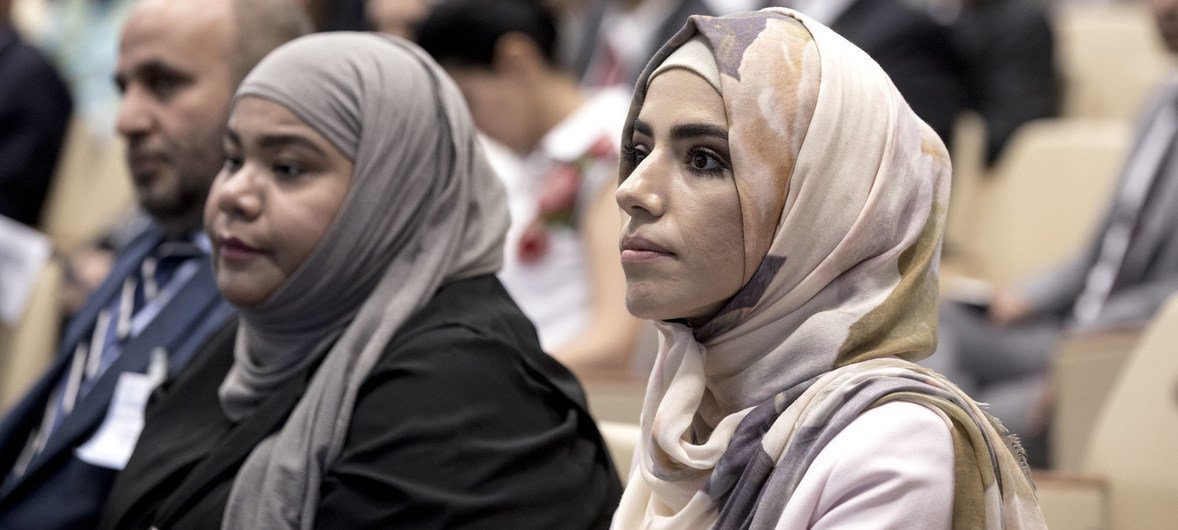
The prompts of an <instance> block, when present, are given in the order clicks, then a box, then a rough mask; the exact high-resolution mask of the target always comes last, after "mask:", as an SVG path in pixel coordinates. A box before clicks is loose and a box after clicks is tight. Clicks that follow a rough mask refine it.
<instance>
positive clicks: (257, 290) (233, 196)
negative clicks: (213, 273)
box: [205, 97, 352, 307]
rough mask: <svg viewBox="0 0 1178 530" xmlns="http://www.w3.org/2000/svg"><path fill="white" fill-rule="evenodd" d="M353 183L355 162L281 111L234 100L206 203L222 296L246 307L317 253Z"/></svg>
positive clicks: (262, 101)
mask: <svg viewBox="0 0 1178 530" xmlns="http://www.w3.org/2000/svg"><path fill="white" fill-rule="evenodd" d="M351 180H352V161H351V160H348V158H347V157H346V156H344V154H343V153H341V152H340V151H339V149H337V148H336V147H335V146H334V145H332V143H331V142H329V141H328V140H327V139H326V138H324V137H323V136H322V135H320V134H319V133H317V132H315V130H313V129H311V127H309V126H308V125H307V124H305V123H303V121H302V120H300V119H299V118H298V117H297V116H295V115H294V113H292V112H291V111H290V110H288V109H287V108H286V107H283V106H282V105H279V104H277V103H274V102H272V101H269V100H266V99H262V98H257V97H245V98H242V99H241V100H240V101H238V103H237V105H236V106H235V107H234V109H233V113H232V114H231V115H230V117H229V127H228V130H227V132H226V134H225V165H224V167H223V168H222V169H221V172H220V173H219V174H218V175H217V178H216V180H214V181H213V187H212V190H211V191H210V192H209V200H208V203H207V204H206V205H205V229H206V230H208V232H209V237H210V238H211V239H212V242H213V256H214V263H215V264H216V270H217V286H218V287H219V288H220V289H221V293H222V294H224V295H225V299H227V300H229V301H230V302H231V303H233V304H234V305H237V306H241V307H250V306H256V305H258V304H260V303H262V302H263V301H265V300H266V299H267V298H268V297H269V296H270V295H271V294H273V293H274V291H276V290H277V289H278V287H279V286H281V285H282V284H283V282H285V281H286V279H287V278H288V277H290V275H291V274H293V273H294V272H295V270H297V269H298V268H299V265H302V263H303V261H304V260H306V259H307V256H309V255H310V254H311V252H312V251H313V250H315V247H316V245H318V243H319V239H320V238H321V237H322V236H323V233H324V232H326V231H327V227H328V226H330V225H331V221H332V219H333V218H335V214H336V211H338V210H339V208H340V204H341V203H343V200H344V196H345V195H347V192H348V185H349V184H350V183H351Z"/></svg>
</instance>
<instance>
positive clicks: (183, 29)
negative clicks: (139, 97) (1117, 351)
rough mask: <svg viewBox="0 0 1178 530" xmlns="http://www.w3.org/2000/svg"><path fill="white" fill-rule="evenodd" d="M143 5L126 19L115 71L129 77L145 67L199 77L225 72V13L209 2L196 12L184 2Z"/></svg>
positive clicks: (227, 19)
mask: <svg viewBox="0 0 1178 530" xmlns="http://www.w3.org/2000/svg"><path fill="white" fill-rule="evenodd" d="M155 4H158V2H156V3H152V4H150V5H149V4H144V5H143V6H140V7H141V8H140V9H138V10H136V11H134V12H133V13H132V15H131V16H130V17H129V18H128V19H127V23H126V24H125V25H124V27H123V32H122V35H121V37H120V39H119V58H118V67H117V68H118V71H119V73H121V74H124V75H130V74H131V73H132V72H133V71H134V70H135V69H136V68H138V67H139V66H141V65H144V64H147V63H162V64H165V65H168V66H170V67H172V68H176V69H179V70H185V71H189V72H191V73H193V74H199V73H201V72H203V71H209V70H216V69H219V68H225V69H227V68H228V66H229V64H228V63H229V60H228V59H229V54H228V49H229V46H230V44H231V43H230V39H231V38H232V35H231V31H230V27H231V22H232V21H231V18H230V17H229V16H228V11H227V10H226V9H218V7H216V4H217V2H212V3H210V5H209V9H208V10H206V11H204V12H197V11H194V10H192V9H189V8H188V6H186V5H185V4H187V2H176V3H175V4H171V5H155Z"/></svg>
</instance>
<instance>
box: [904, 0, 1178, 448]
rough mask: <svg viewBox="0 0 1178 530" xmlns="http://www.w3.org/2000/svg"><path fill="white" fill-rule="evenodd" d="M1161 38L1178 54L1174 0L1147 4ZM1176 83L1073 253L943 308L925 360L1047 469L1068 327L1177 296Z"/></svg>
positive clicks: (1090, 325) (1109, 322)
mask: <svg viewBox="0 0 1178 530" xmlns="http://www.w3.org/2000/svg"><path fill="white" fill-rule="evenodd" d="M1149 4H1150V7H1151V9H1152V11H1153V14H1154V17H1155V19H1156V21H1157V25H1158V29H1159V30H1160V32H1161V34H1162V37H1163V40H1164V41H1165V43H1166V45H1167V47H1169V48H1170V50H1171V51H1175V52H1178V0H1150V2H1149ZM1176 109H1178V80H1175V79H1174V78H1171V79H1168V80H1167V81H1165V82H1164V83H1163V84H1162V85H1161V86H1160V87H1159V88H1158V90H1157V91H1156V92H1155V93H1154V94H1153V96H1152V97H1151V99H1150V100H1149V102H1148V103H1147V104H1146V106H1145V107H1144V109H1143V110H1142V113H1141V118H1140V119H1139V120H1138V124H1137V132H1136V135H1135V139H1134V141H1133V144H1132V149H1131V150H1130V153H1129V156H1128V158H1127V159H1126V161H1125V164H1124V168H1123V169H1122V172H1121V176H1120V179H1119V181H1118V184H1117V186H1116V188H1115V190H1114V193H1113V195H1112V197H1110V204H1109V206H1108V209H1107V213H1106V214H1105V217H1104V219H1103V221H1102V222H1101V224H1100V225H1099V226H1098V229H1097V231H1096V233H1095V234H1094V237H1093V238H1092V240H1091V241H1090V242H1089V243H1088V244H1087V245H1085V246H1084V248H1082V249H1081V250H1080V251H1079V252H1078V253H1077V254H1076V256H1075V257H1073V258H1072V259H1070V260H1068V261H1065V262H1063V263H1060V264H1058V265H1057V266H1055V267H1052V268H1049V269H1047V270H1045V271H1043V272H1042V273H1040V274H1038V275H1035V276H1033V277H1031V278H1028V279H1026V280H1025V281H1023V282H1021V283H1019V284H1018V285H1016V286H1014V287H1010V288H1005V289H999V290H998V291H996V292H995V293H994V295H993V296H992V298H991V299H990V300H989V302H988V304H985V305H982V306H977V305H972V304H971V305H967V304H961V303H953V302H949V303H946V304H944V305H943V306H942V309H941V322H942V330H943V333H942V334H941V340H940V344H939V345H938V350H937V354H936V355H934V356H933V357H932V358H931V359H929V360H928V361H927V364H928V365H929V366H932V367H935V368H937V369H939V370H941V371H943V372H944V373H946V374H947V375H949V376H950V377H951V378H952V379H953V380H954V382H956V383H957V384H958V385H960V386H962V387H963V388H965V389H966V390H969V391H971V392H973V393H975V395H977V396H978V397H979V398H980V399H982V400H983V401H986V402H988V403H990V404H991V411H992V412H993V413H994V414H995V415H996V416H998V417H999V418H1000V419H1002V421H1003V422H1004V423H1005V424H1006V425H1007V426H1008V427H1009V428H1010V429H1011V430H1012V431H1013V432H1016V433H1019V434H1021V435H1022V436H1023V437H1024V439H1025V440H1026V441H1027V446H1028V454H1029V456H1030V457H1031V459H1032V463H1033V464H1036V465H1046V464H1047V463H1048V462H1049V461H1050V458H1049V456H1050V455H1048V454H1047V436H1048V435H1049V433H1048V432H1047V429H1048V423H1047V421H1046V419H1047V418H1046V417H1045V416H1044V415H1043V414H1041V411H1040V410H1039V409H1037V408H1036V407H1034V406H1032V405H1033V404H1034V403H1036V402H1038V401H1040V400H1041V399H1043V398H1042V397H1041V396H1042V395H1043V394H1044V392H1046V383H1047V375H1048V370H1049V368H1050V365H1051V356H1052V352H1053V351H1054V350H1055V348H1056V346H1057V345H1058V343H1059V339H1060V337H1061V335H1062V334H1063V333H1065V332H1076V331H1095V330H1100V329H1105V328H1109V327H1115V326H1118V325H1125V324H1139V323H1142V322H1145V321H1148V320H1149V319H1150V318H1152V317H1153V316H1154V314H1155V313H1156V312H1157V311H1158V309H1159V308H1160V307H1161V305H1162V303H1163V302H1164V301H1165V300H1166V299H1167V298H1168V297H1169V296H1170V295H1172V294H1173V293H1175V292H1178V230H1175V227H1176V226H1178V156H1176V153H1175V152H1174V151H1175V149H1174V144H1175V142H1176V141H1178V134H1176V132H1175V131H1176V130H1178V117H1176V115H1178V111H1176Z"/></svg>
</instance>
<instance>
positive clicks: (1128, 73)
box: [1054, 2, 1175, 120]
mask: <svg viewBox="0 0 1178 530" xmlns="http://www.w3.org/2000/svg"><path fill="white" fill-rule="evenodd" d="M1054 22H1055V33H1056V50H1057V60H1058V63H1059V66H1060V69H1061V70H1062V74H1063V78H1064V91H1063V92H1064V93H1063V115H1064V116H1068V117H1086V118H1113V119H1121V120H1131V119H1132V118H1133V117H1134V116H1136V115H1137V113H1138V112H1139V111H1140V110H1141V105H1142V104H1143V103H1144V102H1145V101H1144V100H1145V98H1146V96H1147V95H1148V94H1149V92H1150V91H1151V90H1153V88H1154V87H1155V86H1156V85H1157V83H1158V82H1160V81H1161V80H1162V79H1163V78H1164V77H1165V76H1166V75H1168V74H1169V73H1170V72H1171V71H1173V69H1174V66H1175V64H1174V59H1173V57H1171V56H1170V54H1169V53H1168V52H1167V51H1166V49H1165V46H1164V45H1163V44H1162V42H1161V39H1160V38H1159V37H1158V32H1157V30H1156V29H1155V27H1154V21H1153V17H1152V15H1151V14H1150V13H1149V8H1148V6H1147V4H1146V3H1145V2H1119V3H1114V4H1108V3H1105V4H1103V5H1075V4H1072V3H1069V4H1065V5H1063V6H1060V7H1059V8H1058V9H1057V10H1056V15H1055V18H1054Z"/></svg>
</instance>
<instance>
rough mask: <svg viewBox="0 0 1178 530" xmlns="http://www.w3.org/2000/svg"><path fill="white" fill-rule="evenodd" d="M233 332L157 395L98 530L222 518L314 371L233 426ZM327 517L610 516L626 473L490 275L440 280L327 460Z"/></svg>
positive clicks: (320, 520) (452, 520)
mask: <svg viewBox="0 0 1178 530" xmlns="http://www.w3.org/2000/svg"><path fill="white" fill-rule="evenodd" d="M234 335H235V329H233V328H229V329H226V330H223V331H222V332H221V333H219V334H218V335H217V336H215V337H214V338H213V339H212V340H210V341H209V343H208V344H207V345H206V348H205V350H204V351H203V352H202V353H201V356H200V357H199V358H198V359H196V360H195V361H194V364H193V366H192V367H191V369H190V370H188V371H186V372H185V374H184V375H183V377H182V378H180V379H178V380H177V381H176V382H175V383H174V384H172V385H170V386H169V387H167V388H166V389H164V390H163V391H161V393H159V394H157V395H156V396H155V400H154V401H153V402H152V403H151V404H150V405H149V406H148V413H147V424H146V426H145V428H144V430H143V434H142V435H141V437H140V439H139V444H138V446H137V450H136V452H135V454H134V455H133V456H132V457H131V461H130V462H129V463H128V464H127V467H126V469H125V470H124V472H123V473H122V474H120V476H119V478H118V480H117V481H116V483H115V486H114V489H113V491H112V493H111V495H110V498H109V500H108V503H107V507H106V512H105V513H104V515H103V522H102V528H146V527H148V526H151V525H152V524H155V525H157V526H159V527H161V528H169V529H182V528H215V527H217V526H218V525H219V524H220V522H221V515H222V514H223V512H224V508H225V504H226V502H227V500H228V496H229V491H230V488H231V487H232V483H233V480H234V477H235V476H236V474H237V471H238V468H239V467H240V466H241V464H242V462H243V460H244V459H245V458H246V456H248V455H249V453H250V451H251V450H252V449H253V448H254V446H256V445H257V444H258V442H260V441H261V440H262V439H264V438H265V437H267V436H269V435H270V434H273V433H275V432H276V431H278V430H279V429H280V428H281V426H282V425H283V423H285V421H286V418H287V416H288V415H289V414H290V412H291V410H292V409H293V408H294V406H295V404H296V403H297V402H298V400H299V399H300V397H301V396H302V394H303V391H304V389H305V388H306V385H307V383H308V382H309V381H310V379H311V376H312V375H313V374H312V370H314V369H315V368H316V367H312V368H310V369H309V370H308V372H307V373H306V374H305V375H304V376H303V377H298V378H295V379H296V380H294V381H292V382H291V383H289V384H287V385H286V386H284V387H282V388H280V389H279V390H277V391H276V392H275V393H274V394H273V395H271V396H270V397H269V398H268V399H267V400H266V401H265V402H264V403H263V404H262V405H261V406H260V407H259V408H258V410H257V411H255V412H254V413H253V414H252V415H251V416H249V417H247V418H245V419H243V420H242V421H241V422H239V423H237V424H234V423H233V422H231V421H229V420H228V419H227V418H226V417H225V416H224V414H223V412H222V411H221V407H220V402H219V401H218V398H217V388H218V387H219V386H220V384H221V381H222V380H223V379H224V377H225V374H226V372H227V371H228V370H229V368H230V366H231V365H232V362H233V360H232V349H233V337H234ZM321 486H322V490H321V498H320V505H319V511H318V513H317V515H316V521H315V525H316V526H317V527H322V528H442V527H445V528H454V527H479V528H604V527H607V526H608V525H609V521H610V517H611V516H612V514H613V511H614V509H615V508H616V507H617V504H618V501H619V499H620V496H621V485H620V482H619V481H618V477H617V473H616V472H615V471H614V469H613V465H612V463H611V461H610V458H609V454H608V453H607V451H606V448H605V445H604V443H603V441H602V439H601V436H600V434H598V432H597V429H596V425H595V424H594V422H593V419H592V418H591V417H590V416H589V414H588V412H587V410H586V406H585V399H584V395H583V393H582V391H581V389H580V386H579V385H578V383H577V381H576V379H575V378H573V376H572V375H571V374H570V373H569V372H568V370H567V369H565V368H564V367H563V366H561V365H560V364H559V363H558V362H556V361H555V360H554V359H552V358H551V357H550V356H548V355H547V354H545V353H544V352H543V351H542V350H541V349H540V346H539V342H538V340H537V338H536V334H535V330H534V328H533V327H532V325H531V323H530V322H529V321H528V320H527V318H526V317H525V316H524V315H523V314H522V313H521V312H520V311H519V308H518V307H516V305H515V303H514V302H513V301H512V300H511V298H510V297H509V296H508V295H507V293H506V291H504V290H503V287H502V285H501V284H500V283H499V281H498V280H497V279H495V278H494V277H493V276H482V277H477V278H472V279H468V280H462V281H458V282H453V283H450V284H447V285H445V286H443V287H442V288H441V289H440V290H439V291H438V292H437V294H435V295H434V298H433V299H432V300H430V302H429V303H428V304H427V305H426V306H425V307H423V308H422V309H421V310H419V311H418V312H417V313H416V314H415V315H414V316H413V317H411V318H410V319H409V320H407V321H406V322H405V324H404V325H403V326H402V327H401V329H400V330H398V332H397V334H396V335H395V336H394V337H393V339H392V340H391V341H390V343H389V345H388V347H387V348H386V349H385V352H384V354H383V356H382V357H381V359H380V361H379V362H378V363H377V365H376V367H375V368H374V369H373V371H372V373H371V374H370V375H369V376H368V379H367V380H366V382H365V383H364V385H362V387H361V389H360V394H359V396H358V397H357V402H356V408H355V411H354V413H353V416H352V422H351V426H350V428H349V432H348V437H347V440H346V442H345V444H344V448H343V452H342V453H341V456H340V458H339V459H338V460H337V461H336V462H335V463H334V464H332V465H331V466H330V467H329V468H328V469H327V470H326V472H325V478H324V481H323V483H322V485H321Z"/></svg>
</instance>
